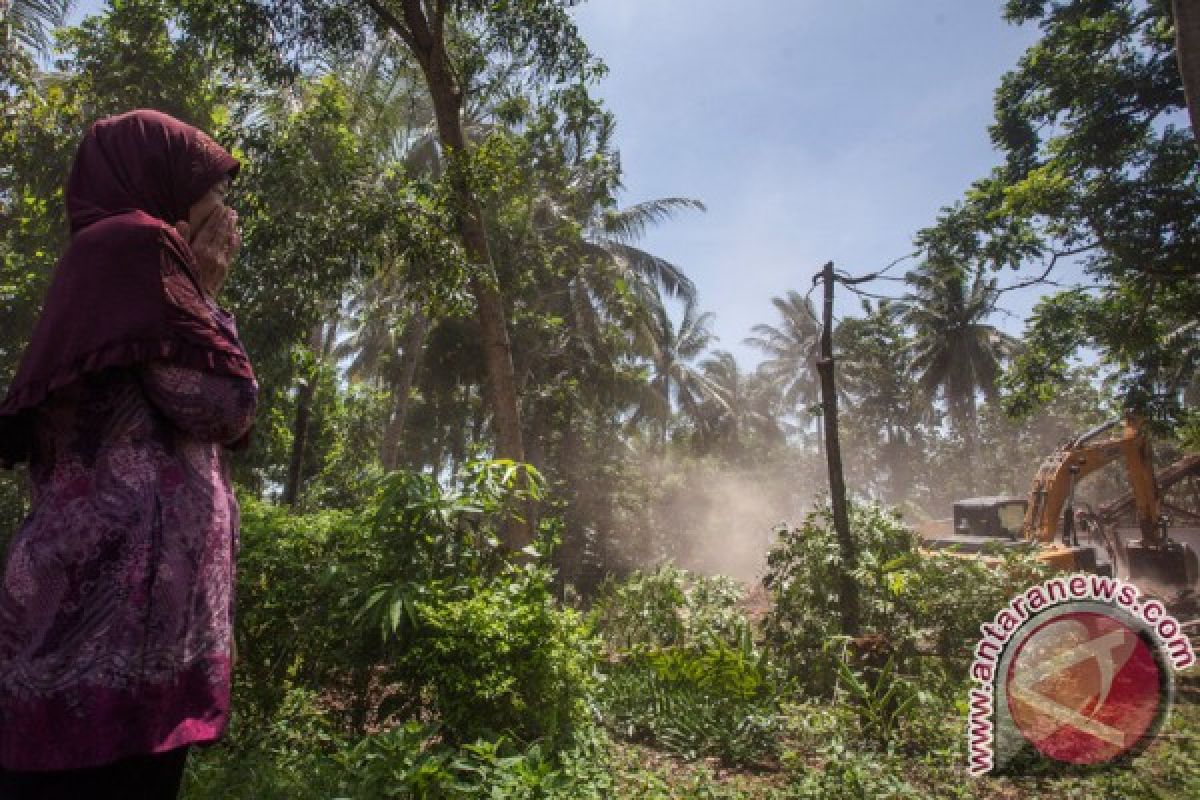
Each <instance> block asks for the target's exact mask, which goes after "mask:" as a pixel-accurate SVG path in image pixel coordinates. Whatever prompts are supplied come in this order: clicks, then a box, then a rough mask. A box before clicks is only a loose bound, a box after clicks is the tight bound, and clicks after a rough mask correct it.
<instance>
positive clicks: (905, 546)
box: [763, 504, 918, 694]
mask: <svg viewBox="0 0 1200 800" xmlns="http://www.w3.org/2000/svg"><path fill="white" fill-rule="evenodd" d="M850 531H851V535H852V536H853V537H854V538H855V540H856V543H857V545H858V557H859V563H858V568H857V569H856V570H855V573H854V579H855V582H856V583H857V584H858V587H859V603H860V608H861V617H862V631H863V632H864V633H875V634H878V635H880V636H881V637H883V638H885V639H886V640H887V643H888V645H889V647H890V649H891V650H892V651H893V652H905V651H909V650H911V649H912V648H913V646H914V645H915V641H916V628H917V624H918V623H917V621H916V620H914V619H913V617H912V616H911V609H910V608H909V606H908V604H907V603H906V597H907V592H908V586H907V584H906V579H905V574H906V573H904V572H903V570H904V569H905V568H906V567H911V566H912V565H914V563H915V561H916V550H917V537H916V534H914V533H913V532H912V531H910V530H908V529H907V528H905V527H904V526H903V525H902V524H901V523H900V519H899V517H898V516H897V515H895V514H892V513H889V512H887V511H885V510H883V509H882V508H880V507H878V506H874V505H860V504H852V505H851V507H850ZM776 533H777V535H778V544H777V545H776V546H775V547H774V548H772V550H771V551H770V552H769V553H768V554H767V574H766V576H765V577H764V578H763V585H764V586H765V587H766V588H767V589H768V590H769V591H770V593H771V596H772V601H773V602H772V604H771V610H770V612H768V614H767V616H766V618H765V619H764V620H763V629H764V634H765V636H766V641H767V644H768V647H769V648H770V650H771V652H772V653H773V654H774V655H775V656H776V657H777V658H778V659H779V660H780V663H781V664H782V665H783V666H784V667H785V668H786V669H787V671H788V673H789V674H790V675H791V676H792V677H794V678H796V679H797V680H799V681H800V683H801V685H802V686H803V687H804V688H807V689H809V690H810V691H813V692H816V693H819V694H828V693H829V692H830V691H832V688H833V680H834V678H835V676H836V675H837V669H836V666H835V664H834V660H835V659H834V657H833V656H832V655H831V654H830V651H829V649H828V648H827V647H826V644H827V643H828V642H830V641H832V640H834V639H835V638H836V637H837V636H839V635H840V634H841V625H840V622H841V620H840V617H839V605H838V591H837V587H838V571H839V568H840V563H841V556H840V553H839V550H838V544H837V538H836V534H835V532H834V527H833V515H832V513H831V512H830V510H829V509H828V508H824V509H819V510H817V511H813V512H811V513H810V514H809V515H808V516H807V517H806V518H805V520H804V524H803V525H801V527H799V528H791V529H789V528H780V529H777V530H776Z"/></svg>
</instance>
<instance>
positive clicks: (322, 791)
mask: <svg viewBox="0 0 1200 800" xmlns="http://www.w3.org/2000/svg"><path fill="white" fill-rule="evenodd" d="M460 478H461V480H460V481H459V485H460V486H461V487H462V488H460V489H458V490H456V491H452V492H451V491H446V490H444V489H442V488H441V487H440V486H439V485H438V484H437V483H436V482H435V481H433V480H432V479H431V478H429V477H428V476H424V475H420V474H415V473H405V472H398V473H394V474H392V475H390V476H388V477H387V478H386V479H385V480H383V481H382V482H381V484H380V486H379V490H378V492H377V494H376V495H375V499H374V501H373V502H372V503H370V504H368V505H367V506H366V507H364V508H363V509H361V510H359V511H354V512H346V511H325V512H319V513H313V514H304V515H299V514H291V513H288V512H286V511H283V510H281V509H279V508H277V507H273V506H268V505H264V504H261V503H259V502H257V501H254V500H249V499H248V500H246V501H245V502H244V504H243V511H242V514H243V516H242V525H243V527H242V535H241V553H240V560H239V576H240V577H239V587H238V588H239V606H238V638H237V642H238V653H237V658H238V660H237V667H236V676H237V677H236V682H235V699H234V702H235V714H234V718H233V721H232V723H231V727H230V731H229V736H228V737H227V738H226V740H225V741H224V742H222V743H221V744H219V745H216V746H213V747H210V748H206V749H202V750H198V751H197V752H196V753H195V755H194V757H193V758H192V759H191V761H190V764H189V769H188V780H187V784H186V789H185V795H184V796H185V797H187V798H191V799H192V800H200V799H202V798H213V799H214V800H215V799H216V798H222V799H223V800H224V798H230V799H231V800H237V799H238V798H247V800H249V798H254V799H255V800H271V799H272V798H280V799H281V800H282V798H289V800H291V799H293V798H294V799H296V800H308V799H309V798H311V799H312V800H316V799H317V798H322V799H324V800H328V799H330V798H353V799H354V800H368V799H369V798H385V797H410V798H460V797H461V798H473V797H480V798H483V797H487V798H614V797H615V798H625V797H636V798H684V797H688V798H691V797H696V798H759V797H763V798H817V797H831V798H873V797H914V798H916V797H921V798H925V797H1018V796H1042V795H1044V794H1053V795H1056V796H1061V797H1081V798H1082V797H1114V796H1119V797H1140V796H1146V797H1184V796H1200V777H1198V772H1200V771H1198V770H1196V768H1195V764H1196V758H1197V756H1200V752H1198V750H1200V748H1198V747H1197V745H1196V737H1197V733H1198V732H1200V715H1198V714H1197V713H1196V711H1197V709H1196V707H1195V706H1191V705H1183V706H1180V707H1179V709H1178V710H1177V712H1176V713H1175V714H1174V716H1173V717H1172V719H1171V720H1170V722H1169V723H1168V726H1167V728H1166V731H1165V733H1166V737H1165V738H1164V740H1163V741H1161V742H1159V743H1158V744H1155V745H1154V746H1152V747H1151V748H1150V749H1149V750H1148V751H1147V752H1146V753H1145V754H1143V755H1142V756H1141V757H1140V758H1139V759H1138V760H1137V761H1136V762H1134V768H1133V769H1124V770H1119V771H1111V770H1110V771H1101V772H1091V773H1087V772H1080V773H1064V772H1045V773H1044V774H1039V775H1031V776H1022V777H1012V776H1009V777H994V778H987V779H984V780H978V781H971V780H968V778H967V776H966V772H965V769H964V767H963V762H964V759H963V727H964V719H965V711H966V709H965V675H966V660H967V658H968V654H969V652H970V647H971V644H972V640H973V638H974V637H975V636H977V633H976V631H977V626H978V623H979V621H980V620H982V619H985V618H987V617H989V616H990V615H991V614H992V613H994V611H995V609H996V608H998V607H999V606H1000V605H1001V604H1002V603H1003V602H1004V600H1005V598H1006V597H1008V596H1009V595H1011V594H1012V593H1013V592H1014V591H1016V590H1017V589H1018V588H1020V587H1023V586H1026V585H1028V584H1029V583H1031V582H1033V581H1034V580H1036V579H1037V578H1038V576H1039V575H1040V574H1041V573H1040V568H1039V567H1038V566H1037V565H1036V564H1035V562H1033V560H1032V559H1031V558H1030V557H1029V556H1028V555H1022V554H1020V553H1016V552H1010V553H1008V554H1006V555H1004V556H1003V558H1002V562H1001V564H1000V566H999V567H997V568H987V567H984V566H983V565H981V564H980V563H978V562H976V561H973V560H968V559H961V558H954V557H952V556H936V557H931V558H927V557H918V555H917V551H916V548H917V539H916V537H915V535H914V534H912V533H911V532H910V531H909V530H908V529H906V528H905V527H904V525H903V524H902V521H901V520H900V519H899V518H898V517H897V516H896V515H894V514H892V513H890V512H888V511H886V510H884V509H880V508H878V507H875V506H866V505H863V506H856V507H855V508H854V509H853V514H852V526H853V528H854V532H855V535H856V537H857V538H858V542H859V545H860V548H861V552H862V560H861V563H860V567H859V572H858V575H857V578H858V582H859V585H860V586H861V587H862V591H863V595H862V603H863V609H864V629H863V632H862V634H861V635H860V636H859V637H857V638H856V639H854V640H849V639H847V638H845V637H842V636H840V635H839V633H838V628H837V614H836V609H837V597H836V594H835V593H834V591H833V588H832V587H834V586H835V585H836V582H835V580H834V572H833V570H834V568H835V566H836V558H837V553H838V549H837V547H836V545H835V542H834V539H833V533H832V530H831V529H832V525H831V524H830V520H829V516H828V514H827V513H826V512H824V511H817V512H814V513H813V514H811V515H809V516H808V518H807V519H806V520H805V521H804V523H803V524H802V525H801V526H799V527H797V528H780V529H778V530H777V531H776V533H777V543H776V546H775V547H774V549H773V550H772V552H771V555H770V558H769V561H768V567H767V573H766V575H765V577H764V581H763V587H761V588H759V589H757V590H756V591H755V592H754V593H753V595H752V596H751V597H750V598H747V597H746V596H745V588H744V587H743V586H741V585H740V584H738V583H736V582H734V581H732V580H730V579H728V578H722V577H707V576H701V575H696V574H691V573H687V572H685V571H682V570H678V569H675V568H672V567H670V566H664V567H661V568H659V569H657V570H655V571H653V572H648V573H635V574H633V575H631V576H627V577H626V578H625V579H623V580H610V581H608V582H606V583H605V584H604V585H603V586H601V587H600V589H599V591H598V592H597V594H596V596H595V597H594V598H592V599H591V602H590V604H589V607H588V608H587V609H586V610H584V609H577V608H573V607H571V606H570V605H569V604H564V603H563V602H562V601H561V599H560V598H559V597H558V596H557V595H556V593H555V586H556V583H555V581H554V575H553V571H552V569H551V568H550V567H549V564H550V554H551V552H552V550H553V547H554V543H555V540H556V537H557V535H558V526H559V525H560V523H559V522H558V521H557V520H556V519H554V518H548V519H545V520H543V522H542V523H541V525H540V529H539V535H538V539H537V543H536V544H535V545H534V546H533V547H531V548H530V549H529V550H528V551H527V552H526V553H523V554H522V555H521V556H520V558H518V559H511V560H510V559H506V558H504V557H503V556H502V555H501V551H500V549H499V545H498V542H497V535H496V534H497V528H498V526H499V525H500V524H501V522H502V520H503V519H504V517H505V515H507V514H510V513H513V512H515V511H516V510H518V509H519V508H521V507H522V503H524V502H525V500H527V499H529V498H530V497H532V496H540V493H541V482H540V478H539V476H538V475H537V474H536V472H533V471H532V470H526V469H524V468H522V467H519V466H518V465H513V464H511V463H509V462H477V463H472V464H469V465H468V466H467V467H466V469H465V470H464V472H463V473H462V475H461V476H460ZM518 487H524V488H518Z"/></svg>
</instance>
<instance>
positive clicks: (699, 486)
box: [639, 462, 824, 586]
mask: <svg viewBox="0 0 1200 800" xmlns="http://www.w3.org/2000/svg"><path fill="white" fill-rule="evenodd" d="M643 469H644V470H647V471H648V472H649V474H651V475H653V476H654V477H655V478H657V479H659V480H661V481H662V482H663V485H664V491H663V493H662V496H661V497H660V498H659V499H658V500H657V501H656V502H655V503H653V507H652V508H651V509H650V518H651V519H653V520H655V521H656V523H657V524H656V526H655V527H656V528H658V531H657V533H658V536H659V537H660V541H659V545H660V548H659V553H660V554H663V555H665V556H666V558H667V559H668V560H670V561H672V562H673V563H674V564H675V565H676V566H678V567H681V568H683V569H687V570H691V571H694V572H700V573H704V574H709V575H727V576H729V577H732V578H736V579H737V580H740V581H742V582H744V583H745V584H746V585H747V586H754V585H755V584H757V583H758V582H759V581H760V580H761V578H762V575H763V573H764V571H765V569H766V555H767V551H768V550H769V549H770V547H771V546H772V545H773V544H774V541H775V532H774V529H775V527H776V526H778V525H779V524H780V523H786V524H788V525H798V524H800V522H801V520H802V519H803V516H804V514H805V513H806V512H807V510H808V509H809V508H810V506H811V503H812V500H813V498H814V494H815V493H816V492H818V491H821V490H822V489H823V488H824V481H823V480H820V479H819V477H818V476H812V475H807V474H800V473H798V471H797V470H796V468H795V466H788V467H785V466H782V465H755V466H754V467H736V466H731V465H727V464H715V463H707V462H703V463H697V462H689V463H685V464H665V465H664V464H663V463H662V462H650V463H646V464H644V465H643ZM647 555H652V554H647ZM639 566H643V567H644V566H649V565H647V564H642V565H639Z"/></svg>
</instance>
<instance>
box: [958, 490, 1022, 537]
mask: <svg viewBox="0 0 1200 800" xmlns="http://www.w3.org/2000/svg"><path fill="white" fill-rule="evenodd" d="M1028 505H1029V504H1028V502H1026V500H1025V498H1024V497H1008V496H1000V497H972V498H969V499H967V500H959V501H958V502H957V503H955V504H954V533H955V535H956V536H979V537H987V538H993V539H1009V540H1012V541H1016V540H1017V539H1020V538H1021V525H1022V523H1023V522H1024V520H1025V508H1026V506H1028Z"/></svg>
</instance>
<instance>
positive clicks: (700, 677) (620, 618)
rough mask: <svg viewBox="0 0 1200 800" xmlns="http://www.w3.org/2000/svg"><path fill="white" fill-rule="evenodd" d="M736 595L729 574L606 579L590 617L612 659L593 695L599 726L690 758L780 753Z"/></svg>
mask: <svg viewBox="0 0 1200 800" xmlns="http://www.w3.org/2000/svg"><path fill="white" fill-rule="evenodd" d="M742 593H743V592H742V589H741V587H740V586H739V585H738V584H737V583H736V582H734V581H732V580H730V579H729V578H725V577H707V576H702V575H694V574H691V573H688V572H686V571H684V570H680V569H676V568H675V567H671V566H664V567H660V568H659V569H658V570H656V571H655V572H653V573H649V574H643V573H640V572H638V573H634V574H633V575H632V576H630V577H629V578H628V579H627V580H626V581H623V582H616V581H613V580H609V581H607V582H606V583H605V584H604V586H603V587H601V589H600V592H599V596H598V598H597V600H596V602H595V604H594V605H593V607H592V611H591V618H592V620H593V621H594V624H595V625H596V628H597V631H598V633H599V634H600V636H601V638H602V639H603V641H604V642H605V643H606V644H607V646H608V649H609V653H610V660H609V663H608V664H607V665H605V667H604V669H603V673H604V674H603V679H602V681H601V684H600V689H599V693H598V696H597V702H598V705H599V708H600V713H601V717H602V718H603V720H604V723H605V725H607V726H608V727H609V728H610V729H611V730H613V731H614V732H615V733H617V734H618V735H620V736H622V737H623V738H625V739H628V740H631V741H641V742H649V743H654V744H655V745H657V746H659V747H662V748H665V749H667V750H669V751H671V752H674V753H678V754H679V755H681V756H683V757H685V758H689V759H697V758H701V757H703V756H707V755H711V756H715V757H717V758H720V759H721V760H722V761H723V762H726V763H747V762H753V761H757V760H761V759H763V758H765V757H768V756H770V755H773V754H774V753H776V752H777V747H778V738H777V737H778V733H779V727H780V718H779V709H778V706H777V704H776V702H777V701H776V695H777V692H778V685H777V682H776V680H775V673H774V670H773V668H772V667H771V665H770V664H769V663H768V661H767V657H766V654H765V652H763V651H761V650H760V649H759V648H758V647H757V646H756V645H755V644H754V641H753V638H752V635H751V632H750V627H749V624H748V622H747V620H746V619H745V616H744V614H743V613H742V611H741V610H740V609H739V608H738V603H739V601H740V600H741V599H742Z"/></svg>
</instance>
